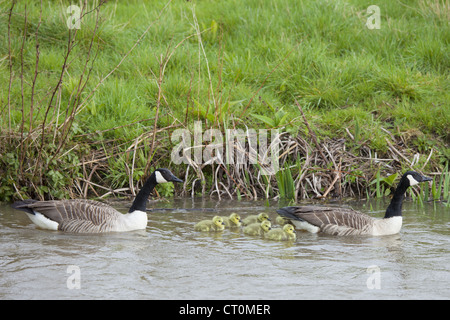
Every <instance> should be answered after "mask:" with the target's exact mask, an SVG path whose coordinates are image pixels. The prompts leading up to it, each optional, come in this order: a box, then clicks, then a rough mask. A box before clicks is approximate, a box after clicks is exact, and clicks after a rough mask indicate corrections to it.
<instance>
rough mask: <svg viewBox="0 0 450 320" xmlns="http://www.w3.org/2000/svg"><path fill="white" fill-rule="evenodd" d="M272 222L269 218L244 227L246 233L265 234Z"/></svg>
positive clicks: (252, 234)
mask: <svg viewBox="0 0 450 320" xmlns="http://www.w3.org/2000/svg"><path fill="white" fill-rule="evenodd" d="M271 226H272V224H271V223H270V221H268V220H264V221H263V222H255V223H252V224H250V225H248V226H246V227H245V228H244V233H245V234H248V235H250V236H263V235H264V234H266V233H267V232H269V230H270V229H271Z"/></svg>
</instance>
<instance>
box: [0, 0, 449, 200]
mask: <svg viewBox="0 0 450 320" xmlns="http://www.w3.org/2000/svg"><path fill="white" fill-rule="evenodd" d="M25 3H26V13H27V24H26V26H27V36H26V41H25V42H23V43H24V47H23V50H22V49H21V46H22V35H23V32H24V25H25V21H24V17H25ZM167 3H168V1H159V0H155V1H144V2H142V1H126V2H122V1H109V2H107V3H106V4H103V5H102V6H101V9H100V17H101V20H100V23H99V25H98V34H97V35H96V36H95V37H94V41H93V49H92V52H91V57H90V62H89V63H88V66H89V67H91V66H92V72H91V73H90V77H89V81H88V82H87V83H86V88H85V90H84V91H83V93H82V94H81V100H83V99H84V98H86V97H87V96H88V93H89V92H91V90H93V89H94V88H95V87H96V85H97V84H98V83H99V82H100V80H101V79H102V78H103V77H105V76H106V75H107V74H108V73H109V72H110V71H111V70H113V69H114V68H115V67H116V66H117V64H118V63H119V62H120V60H121V59H122V57H123V56H124V54H125V53H127V52H128V50H129V49H130V48H131V47H132V46H133V44H134V43H135V42H136V40H137V39H138V38H139V37H140V35H141V34H142V33H143V32H144V31H145V30H146V29H147V27H148V26H149V25H150V24H151V23H152V22H155V23H154V25H153V26H152V28H151V29H150V31H149V32H148V33H147V34H146V36H145V37H144V38H143V40H142V41H141V43H140V44H139V45H138V46H137V47H136V48H135V49H134V50H133V51H132V52H131V54H130V55H129V56H128V58H127V59H125V60H124V62H123V63H122V64H121V65H120V67H119V68H118V69H117V70H116V71H115V72H114V73H113V74H112V75H111V76H110V77H109V78H108V79H106V81H104V83H103V84H102V85H101V86H99V88H98V89H97V91H96V92H95V93H94V94H93V95H92V97H91V98H90V99H89V100H88V101H87V103H86V104H85V105H83V107H82V108H80V110H79V111H78V112H77V114H76V116H75V118H74V119H73V124H72V125H71V129H70V130H71V131H70V132H69V138H68V141H69V142H72V143H73V144H70V143H68V144H67V145H66V146H65V147H67V148H66V149H64V150H61V151H59V152H60V153H64V152H66V151H68V150H70V149H71V148H72V147H73V146H74V144H80V145H82V144H87V145H88V146H86V148H87V149H88V150H86V149H85V148H83V150H84V151H83V152H80V153H77V154H76V155H74V156H77V157H79V158H82V156H84V155H85V154H86V153H87V154H89V153H92V152H93V151H95V150H99V149H101V145H102V144H101V143H100V142H101V141H104V143H107V142H108V141H114V145H117V146H119V147H118V148H119V149H118V150H121V151H122V152H119V151H117V152H116V153H114V152H111V154H109V153H108V155H109V156H111V157H110V160H109V161H110V162H111V161H113V162H114V161H115V162H117V163H126V161H129V160H130V153H129V152H128V153H123V152H124V150H126V149H127V148H128V147H129V145H130V144H131V143H132V142H133V141H134V140H135V139H136V138H137V137H139V136H141V135H143V134H145V133H147V132H150V131H152V130H153V121H147V122H146V121H144V122H140V120H143V119H153V118H155V117H156V114H157V113H158V119H157V127H158V128H163V127H167V126H169V125H171V124H173V123H175V124H177V125H180V124H182V125H184V126H187V127H192V123H193V121H194V120H197V119H200V120H203V121H204V123H205V126H204V128H205V127H219V128H224V127H231V126H232V122H233V121H235V122H236V121H237V123H238V125H241V126H242V125H243V124H246V125H247V126H248V127H253V128H268V127H280V126H285V129H284V130H287V131H288V132H290V133H291V134H292V135H296V134H297V133H303V132H304V130H305V129H304V125H303V122H302V119H301V117H300V113H299V110H298V108H297V106H296V105H295V103H294V101H295V99H297V101H298V102H299V103H300V105H302V106H303V108H304V111H305V115H306V117H307V118H308V121H309V122H310V125H311V126H312V127H313V128H314V131H315V133H316V134H317V135H318V137H319V140H324V139H327V138H342V137H344V138H346V139H348V146H349V148H350V149H355V148H359V147H360V146H361V145H368V146H369V147H370V148H371V149H372V150H374V151H377V152H379V154H383V153H385V152H386V151H387V149H388V144H387V142H386V140H391V139H392V137H391V135H392V136H393V137H395V138H397V139H399V140H401V141H403V143H406V144H407V146H406V147H407V148H409V149H410V150H413V151H412V152H419V153H421V154H422V155H423V157H422V158H423V159H422V160H421V161H422V162H421V163H419V165H421V164H422V163H423V162H424V161H425V159H426V157H427V155H428V154H429V153H430V151H431V150H432V149H433V154H432V157H431V159H430V161H429V162H428V164H427V167H426V168H425V170H430V171H431V170H442V169H443V168H444V166H445V164H446V163H448V161H449V159H450V151H449V140H450V136H449V130H448V128H449V123H450V104H449V103H448V101H450V81H449V73H450V46H449V42H450V27H449V20H448V18H449V15H450V13H449V11H448V10H449V9H448V1H437V0H436V1H431V0H428V1H427V0H414V1H408V2H407V5H406V4H403V3H402V2H399V1H394V2H393V1H388V0H380V1H378V2H377V3H376V4H377V5H378V6H379V7H380V10H381V29H379V30H369V29H367V28H366V27H365V22H366V19H367V14H366V9H367V7H368V6H369V5H371V4H372V3H370V2H368V1H357V0H350V1H326V0H320V1H300V0H282V1H279V0H277V1H275V0H272V1H259V0H248V1H238V0H221V1H218V0H205V1H191V2H186V1H172V2H171V3H170V4H169V5H168V6H167V8H166V9H165V11H164V12H162V14H161V18H160V19H159V20H158V21H157V18H158V15H159V14H160V11H161V10H162V9H163V8H164V6H165V5H166V4H167ZM192 3H194V4H192ZM439 4H440V5H439ZM69 5H70V2H69V1H61V2H57V1H44V2H43V7H42V23H41V25H40V26H39V32H38V39H39V44H40V46H39V50H40V59H39V74H38V77H37V82H36V86H35V89H34V91H35V94H34V101H35V105H34V108H33V109H32V108H31V103H30V100H31V99H30V98H31V91H32V85H31V83H32V79H33V76H34V68H35V61H36V52H35V32H36V30H37V27H38V21H39V10H40V8H39V2H37V1H36V2H31V3H28V2H24V1H20V2H18V3H16V4H15V7H14V11H13V15H12V17H11V25H10V26H11V61H12V74H13V78H12V87H11V91H10V99H11V103H10V107H9V106H8V85H9V80H10V70H9V52H8V37H7V33H8V19H9V8H10V2H9V1H2V2H0V83H1V86H2V87H1V89H2V90H0V111H1V113H2V115H8V116H2V117H0V128H1V129H2V131H3V132H15V133H16V134H18V133H20V132H22V131H23V132H25V133H26V132H27V131H30V132H31V131H32V129H33V128H36V127H38V126H40V125H41V124H42V122H43V119H44V118H45V114H46V109H47V105H48V104H49V96H50V94H49V92H51V90H50V88H54V87H55V86H56V84H57V82H58V78H59V75H60V70H61V65H62V63H63V60H64V59H63V57H64V54H65V51H66V48H67V37H68V29H67V26H66V23H65V21H66V19H67V14H66V13H65V10H66V8H67V6H69ZM96 5H98V2H90V1H89V5H88V7H89V10H93V9H94V8H95V7H96ZM95 16H96V11H95V10H93V11H92V12H91V13H90V14H88V15H86V16H85V17H84V18H83V21H82V26H81V29H80V30H79V31H78V33H77V37H76V43H77V45H76V47H75V48H74V51H73V53H72V55H71V59H69V61H70V66H69V67H68V70H67V73H66V74H65V75H64V78H63V84H62V87H61V88H62V90H61V92H60V98H59V99H60V100H58V102H59V107H57V106H55V107H54V108H51V110H50V111H51V112H50V113H49V115H48V118H47V119H46V120H47V122H46V124H48V123H54V124H60V125H61V124H62V123H64V121H65V120H66V118H67V114H66V112H69V113H70V111H71V110H72V108H76V107H77V105H76V103H75V102H74V101H71V100H70V99H71V95H72V94H73V92H74V90H76V88H77V86H78V80H79V78H80V77H81V75H83V68H84V65H85V61H86V58H87V56H88V49H89V46H90V41H91V37H92V31H93V30H94V28H95V23H96V19H95ZM196 21H198V28H199V31H202V34H201V41H199V38H198V37H197V36H196V35H195V33H196ZM193 35H194V36H193ZM202 47H203V49H202ZM175 48H176V49H175ZM172 51H173V55H171V57H170V60H169V61H168V63H167V65H166V68H165V70H164V77H163V82H162V87H161V89H162V90H161V93H162V98H161V99H160V100H159V101H158V82H157V79H158V76H159V74H160V65H159V62H158V59H160V58H161V56H165V55H166V54H167V53H168V52H169V53H170V52H172ZM94 56H95V60H94ZM22 60H23V63H22ZM22 64H23V69H24V72H23V73H24V86H23V91H24V100H23V108H24V110H23V111H22V94H21V90H22V89H21V80H20V74H21V68H22ZM85 76H86V73H85ZM84 79H86V78H84ZM250 101H251V103H250ZM9 108H10V111H8V110H9ZM57 108H59V109H57ZM279 110H282V112H279ZM58 112H59V116H58ZM22 114H23V115H24V117H22ZM186 116H187V117H186ZM30 118H31V119H32V121H30ZM269 118H270V119H273V122H271V121H269V120H268V119H269ZM135 122H136V124H133V125H129V124H132V123H135ZM22 126H23V127H22ZM123 126H125V127H123ZM117 127H122V128H120V129H114V128H117ZM112 129H114V130H112ZM383 129H385V130H383ZM49 130H50V129H49ZM95 131H103V132H104V133H101V134H98V135H94V136H92V135H91V136H89V138H90V139H93V138H94V139H97V141H95V143H94V144H92V141H91V140H83V138H76V136H77V135H82V134H89V133H93V132H95ZM386 131H388V132H390V134H389V133H387V132H386ZM348 132H350V133H351V134H352V135H353V137H354V140H351V139H349V135H348ZM3 135H5V134H3ZM50 140H51V139H50ZM36 141H39V140H36ZM99 141H100V142H99ZM36 143H38V142H36ZM150 143H151V138H150V140H146V143H145V145H146V146H145V147H144V146H142V148H143V149H140V150H144V151H145V152H150V151H151V150H150V149H149V147H148V145H149V144H150ZM158 143H159V144H158V146H159V147H161V149H162V150H170V148H171V146H170V143H169V142H168V136H167V134H166V133H162V134H161V135H160V136H159V137H158ZM120 146H121V147H120ZM89 148H92V150H89ZM108 148H109V147H108ZM108 148H107V149H108ZM75 150H78V149H75ZM1 152H2V157H3V158H4V159H3V162H2V163H3V164H4V165H5V166H6V163H7V161H11V159H10V158H8V159H6V156H5V155H6V154H7V153H13V154H14V153H17V152H18V151H17V149H10V148H6V147H4V148H3V149H2V150H1ZM48 152H49V154H51V152H52V151H50V150H49V151H48ZM114 154H115V155H116V156H114ZM34 156H36V154H34ZM166 156H167V154H166ZM16 158H19V159H20V157H17V156H16ZM57 159H59V156H58V157H57ZM147 159H148V155H147V154H145V155H143V156H142V159H141V160H140V161H139V162H137V163H138V165H139V170H137V172H143V170H144V168H146V167H147V168H148V165H149V163H146V160H147ZM152 161H153V162H152V163H151V165H156V163H155V162H156V161H159V164H164V165H166V166H169V165H170V163H169V162H170V159H167V157H166V158H165V159H164V155H158V154H157V155H156V156H155V158H154V159H153V160H152ZM55 166H56V164H55ZM112 169H114V168H112ZM121 169H123V164H122V166H120V165H119V166H118V167H117V168H115V169H114V170H113V171H114V172H117V175H119V172H122V174H123V170H121ZM55 170H56V168H55ZM180 170H181V169H180ZM6 171H7V170H6V169H0V172H2V173H5V172H6ZM75 171H76V172H74V175H79V174H82V173H81V169H79V170H75ZM105 171H107V170H106V169H105ZM8 172H9V173H8V174H9V175H10V176H11V177H12V173H11V172H10V171H8ZM110 174H111V175H112V176H110V177H106V178H105V179H107V180H108V181H111V180H113V181H114V182H115V184H116V185H117V186H118V187H122V186H124V185H127V183H128V182H129V180H128V179H127V178H125V177H122V178H117V176H116V175H115V174H114V173H110ZM134 178H135V179H138V177H134ZM55 179H56V180H57V181H56V182H57V183H59V182H60V181H61V183H63V182H64V181H65V180H64V179H63V178H58V176H57V175H53V176H51V177H49V178H48V181H51V182H52V183H56V182H55V181H54V180H55ZM58 179H59V180H58ZM44 180H45V179H44ZM41 182H42V181H41ZM3 184H4V185H9V187H10V188H11V190H13V188H12V186H11V183H7V182H6V180H5V181H4V182H3ZM43 184H44V185H45V182H43ZM29 188H31V187H29ZM11 192H13V191H11ZM54 196H56V197H59V196H61V194H59V193H58V194H56V193H55V194H54ZM3 198H6V197H3ZM1 199H2V197H1V196H0V200H1Z"/></svg>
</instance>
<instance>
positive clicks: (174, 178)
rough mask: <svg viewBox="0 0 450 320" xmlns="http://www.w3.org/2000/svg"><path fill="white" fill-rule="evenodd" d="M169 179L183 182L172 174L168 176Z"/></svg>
mask: <svg viewBox="0 0 450 320" xmlns="http://www.w3.org/2000/svg"><path fill="white" fill-rule="evenodd" d="M170 181H171V182H183V180H181V179H178V178H177V177H175V176H174V175H172V176H171V177H170Z"/></svg>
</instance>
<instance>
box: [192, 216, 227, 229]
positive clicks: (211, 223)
mask: <svg viewBox="0 0 450 320" xmlns="http://www.w3.org/2000/svg"><path fill="white" fill-rule="evenodd" d="M224 229H225V224H224V223H223V219H222V217H219V216H215V217H214V218H212V220H203V221H200V222H199V223H197V224H196V225H195V227H194V230H195V231H222V230H224Z"/></svg>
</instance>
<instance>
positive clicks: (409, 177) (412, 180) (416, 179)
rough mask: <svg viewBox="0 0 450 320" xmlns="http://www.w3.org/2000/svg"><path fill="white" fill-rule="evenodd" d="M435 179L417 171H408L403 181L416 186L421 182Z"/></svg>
mask: <svg viewBox="0 0 450 320" xmlns="http://www.w3.org/2000/svg"><path fill="white" fill-rule="evenodd" d="M425 181H433V179H431V178H428V177H425V176H423V175H421V174H420V173H417V172H415V171H407V172H405V174H404V175H403V176H402V179H401V183H406V184H407V186H408V187H410V186H415V185H416V184H419V183H421V182H425Z"/></svg>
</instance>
